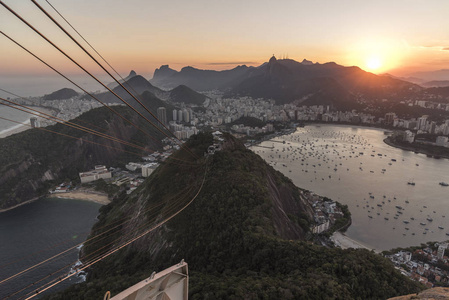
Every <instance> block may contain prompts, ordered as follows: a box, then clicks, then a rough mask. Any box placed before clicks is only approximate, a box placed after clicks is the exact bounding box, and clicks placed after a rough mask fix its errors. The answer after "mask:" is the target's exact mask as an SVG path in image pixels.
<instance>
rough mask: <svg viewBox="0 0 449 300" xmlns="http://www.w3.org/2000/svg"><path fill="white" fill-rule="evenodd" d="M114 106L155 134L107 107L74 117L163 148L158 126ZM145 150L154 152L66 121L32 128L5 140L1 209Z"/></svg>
mask: <svg viewBox="0 0 449 300" xmlns="http://www.w3.org/2000/svg"><path fill="white" fill-rule="evenodd" d="M113 109H114V110H115V111H117V112H118V113H120V114H122V115H123V116H124V117H125V118H127V119H128V120H131V121H132V122H134V123H135V124H137V125H138V126H139V127H140V128H142V130H143V131H144V132H146V133H148V134H149V135H145V134H143V133H141V132H140V131H138V130H137V129H136V128H135V127H133V126H132V125H130V124H128V123H127V122H126V121H124V120H123V119H121V118H120V117H118V116H117V115H114V114H113V113H112V112H111V111H109V110H108V109H107V108H105V107H102V108H96V109H93V110H90V111H88V112H86V113H84V114H83V115H81V116H79V117H78V118H76V119H74V120H72V122H74V123H75V124H80V125H82V126H85V127H87V128H92V129H94V130H97V131H99V132H101V133H106V134H108V135H111V136H114V137H117V138H119V139H122V140H124V141H128V142H132V143H138V144H139V145H146V146H148V148H151V149H159V148H160V147H161V145H160V143H157V142H156V141H157V139H159V140H160V139H162V138H163V137H162V134H161V133H159V131H158V130H157V129H155V128H154V127H151V126H150V125H149V124H148V123H146V122H145V121H144V120H143V119H142V118H138V116H137V115H136V114H134V113H133V112H132V111H131V110H130V109H129V108H127V107H123V106H114V107H113ZM52 131H53V132H52ZM54 132H57V133H60V134H62V135H58V134H56V133H54ZM150 136H151V137H152V138H150ZM73 137H74V138H73ZM154 138H156V139H154ZM87 141H92V142H94V143H96V144H93V143H89V142H87ZM133 153H136V154H135V155H134V154H133ZM143 155H148V152H144V151H142V150H139V149H136V148H132V147H130V146H125V145H123V144H120V143H118V142H113V141H111V140H108V139H104V138H101V137H98V136H95V135H93V134H91V133H86V132H84V131H80V130H77V129H74V128H71V127H67V126H65V125H62V124H56V125H53V126H48V127H45V129H37V128H36V129H30V130H26V131H24V132H21V133H18V134H14V135H12V136H9V137H6V138H3V139H0V209H4V208H10V207H13V206H15V205H17V204H20V203H22V202H25V201H27V200H30V199H33V198H36V197H40V196H43V195H45V194H46V193H48V190H49V189H50V188H52V187H53V188H54V187H55V185H56V184H60V183H61V182H62V181H64V180H66V179H67V180H73V179H75V178H79V177H78V172H83V171H86V170H89V169H92V168H93V167H94V166H95V165H98V164H105V165H107V166H111V165H116V164H118V163H121V164H122V165H124V164H125V163H127V162H129V161H132V160H135V159H140V157H141V156H143Z"/></svg>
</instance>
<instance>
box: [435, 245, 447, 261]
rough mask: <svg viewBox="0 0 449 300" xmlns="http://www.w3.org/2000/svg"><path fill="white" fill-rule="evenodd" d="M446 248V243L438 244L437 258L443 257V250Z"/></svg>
mask: <svg viewBox="0 0 449 300" xmlns="http://www.w3.org/2000/svg"><path fill="white" fill-rule="evenodd" d="M446 248H447V244H441V245H440V246H438V254H437V257H438V259H441V260H442V259H443V258H444V251H445V250H446Z"/></svg>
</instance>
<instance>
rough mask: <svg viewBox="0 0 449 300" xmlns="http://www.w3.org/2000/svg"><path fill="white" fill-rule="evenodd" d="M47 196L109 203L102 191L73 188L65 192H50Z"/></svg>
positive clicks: (102, 203) (103, 203)
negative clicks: (73, 189)
mask: <svg viewBox="0 0 449 300" xmlns="http://www.w3.org/2000/svg"><path fill="white" fill-rule="evenodd" d="M49 197H51V198H60V199H75V200H83V201H90V202H95V203H98V204H101V205H107V204H109V203H111V200H109V198H108V195H107V194H104V193H99V192H96V191H91V190H75V191H71V192H67V193H57V194H51V195H50V196H49Z"/></svg>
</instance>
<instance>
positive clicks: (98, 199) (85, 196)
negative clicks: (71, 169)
mask: <svg viewBox="0 0 449 300" xmlns="http://www.w3.org/2000/svg"><path fill="white" fill-rule="evenodd" d="M40 198H59V199H72V200H82V201H90V202H94V203H98V204H101V205H107V204H109V203H111V200H109V197H108V195H107V194H105V193H101V192H97V191H91V190H75V191H71V192H67V193H58V194H47V195H46V196H42V197H35V198H32V199H30V200H26V201H24V202H22V203H19V204H16V205H14V206H12V207H8V208H3V209H0V213H3V212H7V211H9V210H13V209H15V208H18V207H20V206H22V205H26V204H29V203H32V202H34V201H37V200H39V199H40Z"/></svg>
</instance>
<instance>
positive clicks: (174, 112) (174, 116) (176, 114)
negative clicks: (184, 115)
mask: <svg viewBox="0 0 449 300" xmlns="http://www.w3.org/2000/svg"><path fill="white" fill-rule="evenodd" d="M177 119H178V111H177V110H176V109H174V110H173V121H176V120H177Z"/></svg>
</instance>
